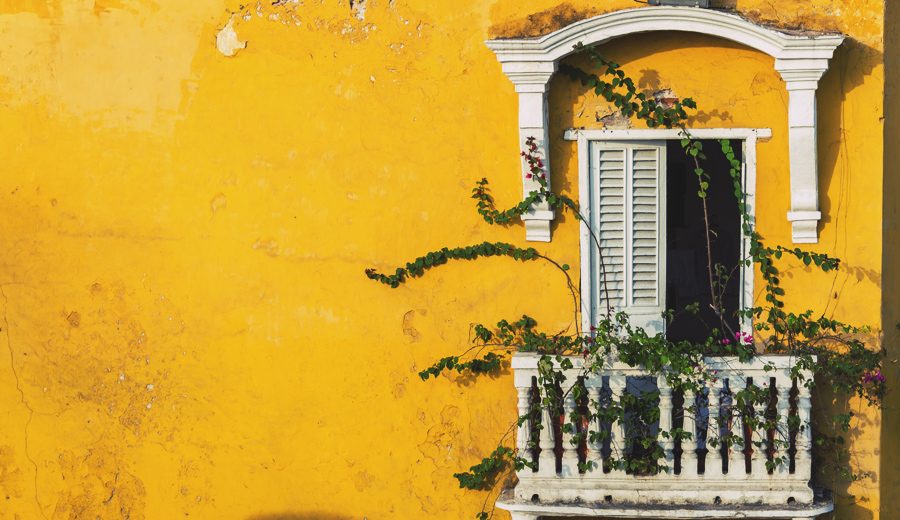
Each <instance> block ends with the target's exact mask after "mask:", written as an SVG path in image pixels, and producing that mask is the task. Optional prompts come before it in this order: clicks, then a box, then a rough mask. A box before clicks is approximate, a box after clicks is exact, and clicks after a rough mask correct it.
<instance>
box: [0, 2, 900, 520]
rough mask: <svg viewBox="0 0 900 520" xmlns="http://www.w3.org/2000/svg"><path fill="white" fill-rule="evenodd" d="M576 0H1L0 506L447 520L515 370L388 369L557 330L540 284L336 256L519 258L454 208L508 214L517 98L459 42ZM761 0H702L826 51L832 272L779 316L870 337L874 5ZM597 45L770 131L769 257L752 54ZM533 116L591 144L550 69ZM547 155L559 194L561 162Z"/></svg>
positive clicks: (877, 22)
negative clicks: (228, 42) (500, 335)
mask: <svg viewBox="0 0 900 520" xmlns="http://www.w3.org/2000/svg"><path fill="white" fill-rule="evenodd" d="M596 3H597V2H589V1H587V0H583V1H573V2H571V3H570V4H567V5H565V6H563V7H561V8H560V7H557V4H556V2H552V1H547V0H499V1H481V2H475V1H461V0H460V1H455V2H433V1H432V2H426V1H421V0H416V1H407V0H368V1H367V2H362V1H361V0H357V1H356V2H354V5H353V6H351V5H350V4H349V3H348V2H346V1H341V0H321V1H312V0H307V1H304V2H300V3H296V4H295V3H293V2H290V1H287V2H275V3H273V2H269V1H266V2H262V3H261V4H259V7H258V8H257V4H254V3H251V4H250V5H249V6H248V7H241V6H240V4H239V3H238V2H235V1H222V0H194V1H191V2H182V1H175V0H156V1H153V0H103V1H101V0H95V1H91V0H80V1H75V0H72V1H68V0H55V1H46V2H45V1H39V0H33V1H25V0H22V1H0V62H2V63H3V68H2V70H0V102H2V103H0V111H2V116H0V138H2V142H3V146H2V157H0V219H2V220H0V221H2V222H3V231H2V232H0V289H2V292H0V310H2V315H0V318H2V319H0V328H2V332H0V347H2V348H0V350H5V351H6V354H4V359H6V360H7V361H5V362H2V363H0V425H2V426H0V517H3V518H19V519H22V520H30V519H34V518H95V517H100V518H122V517H126V518H132V519H140V518H147V519H161V518H185V517H187V518H223V519H225V518H235V519H251V518H254V519H276V518H281V519H295V520H299V519H313V518H315V519H334V520H337V519H344V518H354V519H358V518H363V517H367V518H369V519H379V518H399V519H407V518H419V517H428V518H447V519H458V518H466V517H469V516H470V515H471V514H474V512H475V511H477V510H478V509H479V508H480V507H481V503H482V501H483V500H484V496H483V495H481V494H477V493H464V492H462V491H460V490H459V489H458V488H457V483H456V481H455V480H454V479H453V478H452V476H451V474H452V473H453V472H455V471H458V470H459V469H461V468H465V467H468V466H469V465H471V464H472V463H474V462H476V460H477V459H478V458H479V457H480V456H481V455H483V454H484V453H485V452H487V451H488V450H489V449H490V448H491V446H492V444H493V443H494V442H495V441H496V439H497V438H498V436H499V435H500V434H502V432H503V431H504V430H505V429H506V428H507V427H508V425H509V424H510V422H511V421H512V420H513V418H514V415H515V409H514V408H515V407H514V393H513V391H512V385H511V380H510V378H509V377H508V376H503V377H500V378H497V379H496V380H486V381H482V382H478V383H477V384H471V383H470V382H468V381H466V380H460V379H450V380H448V379H441V380H439V381H438V382H437V383H429V384H425V383H422V382H420V381H419V380H418V378H417V377H416V372H417V371H418V370H420V369H422V368H423V367H425V366H426V365H427V364H428V363H429V362H431V361H432V360H434V359H435V358H437V357H439V356H441V355H444V354H448V353H454V352H459V351H461V350H463V349H464V344H465V342H466V341H467V332H468V327H469V324H470V323H473V322H485V323H490V322H496V321H497V320H498V319H501V318H510V317H517V316H519V315H521V314H522V313H525V312H527V313H529V314H531V315H532V316H534V317H536V318H538V319H539V320H540V322H541V323H542V324H544V325H546V326H547V327H548V328H550V329H558V328H562V327H565V326H566V325H567V324H568V323H569V322H570V320H571V316H570V315H569V312H568V309H569V308H570V307H569V301H568V295H567V293H566V291H565V288H564V286H563V285H561V280H560V279H559V275H558V274H557V273H555V272H553V271H552V270H549V269H545V268H543V267H541V266H538V265H523V264H512V263H511V262H510V261H505V260H498V259H494V260H487V261H482V262H480V263H479V264H478V269H477V270H473V269H471V266H470V265H466V264H461V265H450V266H446V267H443V268H441V270H439V271H435V272H434V273H432V275H431V276H428V277H426V278H424V279H421V280H416V281H413V282H412V283H410V284H408V286H406V287H403V288H400V289H396V290H390V289H387V288H385V287H383V286H380V285H376V284H374V283H372V282H370V281H368V280H366V278H365V277H364V275H363V269H364V268H366V267H370V266H372V267H378V268H382V269H386V268H389V267H392V266H394V265H396V264H398V263H401V262H404V261H406V260H407V259H409V258H410V257H414V256H416V255H418V254H419V253H422V252H425V251H427V250H430V249H434V248H439V247H441V246H444V245H456V244H468V243H474V242H480V241H482V240H504V241H510V242H515V243H522V242H523V237H524V231H523V229H522V228H521V227H514V228H511V229H509V230H503V229H498V228H490V227H487V226H485V225H484V224H483V223H481V222H480V221H479V219H478V218H477V215H476V214H475V212H474V210H473V207H472V204H471V201H470V200H469V199H468V195H469V192H470V189H471V187H472V184H473V182H474V181H475V180H477V179H480V178H481V177H485V176H486V177H489V178H490V179H491V181H492V187H493V193H494V194H495V196H496V197H497V198H498V200H499V201H500V202H501V203H502V204H504V205H505V204H508V203H512V202H514V201H515V200H516V197H517V196H518V195H519V194H520V192H521V184H520V181H519V177H518V174H517V168H518V164H519V158H518V147H517V143H516V132H517V128H516V97H515V94H514V93H513V89H512V85H511V84H510V83H509V81H508V80H507V79H506V77H505V76H503V74H502V73H501V72H500V68H499V65H498V64H497V62H496V60H495V58H494V56H493V54H492V53H491V52H490V51H489V50H488V49H487V48H486V47H485V46H484V45H483V43H482V41H483V40H484V39H485V38H486V37H488V36H489V35H492V34H521V33H523V32H527V31H535V30H536V29H535V27H536V26H537V27H539V29H540V30H538V32H542V31H543V30H549V29H552V28H556V27H557V26H558V25H560V24H562V23H568V22H569V21H571V20H573V19H577V18H579V17H581V16H587V15H590V14H596V13H597V12H598V11H597V10H596V8H595V7H592V6H593V5H594V4H596ZM301 4H302V5H301ZM780 4H784V5H780V6H778V9H777V10H776V9H775V8H774V7H773V6H772V3H771V2H767V1H762V0H760V1H739V2H737V3H736V5H735V2H731V3H730V4H729V6H731V7H737V8H738V9H740V10H742V11H743V12H745V13H746V14H748V15H749V16H751V17H754V18H758V19H765V20H769V21H773V22H776V23H779V24H783V25H788V26H795V25H803V26H805V27H807V28H812V29H836V30H840V31H842V32H844V33H846V34H848V35H849V36H850V37H851V39H850V41H849V42H848V43H847V44H845V46H844V47H842V48H841V49H839V51H838V53H837V56H836V58H835V60H834V61H833V64H832V70H831V71H830V72H829V73H828V74H827V75H826V76H825V78H824V79H823V81H822V86H821V89H820V93H821V94H820V104H819V109H820V113H819V115H820V118H819V122H820V128H821V129H822V130H821V132H820V167H821V173H822V185H821V186H822V204H823V212H824V213H825V214H826V215H827V216H826V223H825V225H824V227H823V228H822V230H821V237H822V239H821V243H820V244H819V246H818V247H817V248H816V249H817V250H820V251H827V252H833V253H835V254H837V255H838V256H840V257H842V258H843V259H844V260H845V264H846V266H847V267H848V269H847V270H845V271H844V272H842V273H839V274H838V275H836V276H827V277H822V276H818V277H810V276H808V275H807V274H806V273H805V272H804V270H803V269H801V268H799V267H794V268H792V269H790V270H788V277H789V278H790V281H789V283H790V285H791V286H792V288H793V289H794V290H795V293H796V294H802V295H803V297H804V298H805V299H806V302H808V303H805V302H801V303H804V304H805V305H807V304H812V305H816V306H820V307H824V306H826V305H827V306H828V309H829V311H830V312H834V313H835V316H838V317H841V318H844V319H847V320H851V321H862V322H866V323H869V324H872V325H874V326H876V327H878V326H880V319H879V318H880V312H881V310H880V309H881V308H880V301H881V293H880V287H881V262H882V248H881V228H880V222H881V209H882V205H881V204H882V200H881V196H880V195H878V194H879V193H880V190H881V187H882V181H883V179H882V174H881V172H882V160H881V157H882V152H883V146H882V143H883V141H882V139H881V136H882V127H881V124H882V123H881V117H882V115H883V114H882V89H883V77H884V76H883V67H882V50H883V46H882V30H883V20H884V17H883V5H882V2H880V1H875V0H865V1H860V0H843V1H839V0H831V1H829V0H815V1H811V2H810V1H807V0H804V1H802V2H801V1H796V2H780ZM634 5H635V4H634V3H633V2H630V1H627V0H616V1H610V2H607V3H604V6H603V9H604V10H612V9H618V8H626V7H633V6H634ZM551 8H552V9H551ZM548 9H550V10H549V11H547V10H548ZM535 13H540V14H538V15H537V16H533V15H535ZM529 16H532V18H531V20H530V21H529V19H528V17H529ZM229 20H231V23H232V26H233V28H234V30H235V33H236V35H237V40H238V41H245V42H247V45H246V48H243V49H239V50H237V52H236V54H235V55H234V56H233V57H225V56H223V55H222V53H221V52H220V51H219V49H217V45H216V44H217V41H216V35H217V32H218V31H219V30H220V29H221V28H222V27H223V26H225V25H226V23H228V22H229ZM220 43H221V41H220ZM604 52H606V53H607V54H608V55H609V56H610V57H611V58H613V59H616V60H617V61H619V62H620V63H622V64H623V66H624V67H625V69H626V71H628V72H629V73H630V74H631V75H633V76H636V77H642V76H643V77H648V78H651V79H653V81H658V83H659V85H660V86H661V87H667V88H672V89H674V90H675V92H676V93H677V94H679V95H682V96H688V95H689V96H692V97H694V98H695V99H696V100H697V102H698V104H699V105H700V107H701V109H702V110H703V111H704V113H705V114H706V115H707V116H708V118H705V119H701V120H698V125H702V126H709V127H716V126H767V127H770V128H772V130H773V131H774V133H775V135H774V137H773V139H772V140H771V141H770V142H768V143H764V144H762V145H761V148H760V176H759V182H760V185H759V193H760V199H759V200H760V206H759V214H760V217H759V218H760V226H761V228H762V231H763V232H764V233H765V234H766V236H768V237H770V239H772V240H773V241H785V242H786V241H787V240H788V239H789V236H790V231H789V229H790V228H789V226H788V225H787V222H786V220H785V218H784V215H785V212H786V211H787V209H788V196H787V177H786V173H787V172H786V169H785V164H786V162H787V161H786V157H787V155H786V154H787V143H786V139H785V137H784V133H785V123H786V111H785V101H786V93H785V92H784V90H783V85H782V84H781V83H780V80H779V79H778V77H777V75H776V74H775V73H774V72H773V71H772V63H771V59H770V58H767V57H766V56H764V55H760V54H759V53H756V52H754V51H750V50H746V49H742V48H739V47H735V46H733V45H730V44H727V43H724V42H719V41H717V40H715V39H712V38H707V37H699V36H694V37H684V36H664V37H658V36H651V35H647V36H641V37H634V38H629V39H627V40H622V41H619V42H613V43H611V44H609V45H607V46H606V48H605V49H604ZM660 58H664V59H660ZM684 61H696V63H692V64H691V65H684V63H683V62H684ZM648 71H651V72H653V74H649V73H648ZM654 78H655V79H654ZM551 103H552V107H553V115H552V131H553V132H554V135H557V136H558V135H559V134H560V131H561V130H562V129H563V128H566V127H567V126H571V125H573V124H577V125H593V126H596V125H597V123H596V122H595V121H592V118H593V114H594V112H592V110H593V108H594V104H595V103H594V101H592V100H591V99H588V98H584V97H581V96H580V94H579V92H578V90H577V89H576V88H575V87H574V86H572V85H571V84H568V83H567V82H566V81H564V80H561V79H555V80H554V83H553V91H552V101H551ZM552 154H553V155H552V161H553V162H554V165H555V166H556V167H558V170H557V172H558V174H559V175H561V176H562V177H560V178H559V179H560V181H561V184H560V185H563V186H564V185H566V183H568V185H569V186H572V187H574V186H575V179H576V171H575V167H574V156H573V147H572V145H571V144H567V143H562V142H561V141H557V142H556V143H554V146H553V149H552ZM576 231H577V230H576V227H575V226H574V223H573V221H572V220H571V219H562V220H561V223H560V225H559V227H558V228H557V229H556V231H555V237H554V241H553V242H552V243H551V244H549V245H542V246H540V248H541V250H542V251H546V252H548V253H549V254H552V255H554V256H556V257H558V258H560V259H561V260H563V261H567V262H568V263H570V264H572V265H577V263H578V262H577V258H578V250H577V233H576ZM834 293H838V294H839V295H840V301H839V302H837V303H835V302H834V298H833V294H834ZM795 301H796V300H795ZM862 411H863V416H864V421H865V422H866V423H867V426H866V430H865V431H864V432H863V433H861V434H859V436H858V437H855V438H854V441H853V444H852V447H853V450H854V461H855V462H856V463H858V465H859V467H860V468H862V469H863V470H867V471H873V472H875V480H874V481H872V480H865V481H861V482H859V483H857V484H854V486H853V487H852V488H850V490H849V491H850V492H851V493H853V494H856V495H857V498H858V499H859V500H861V502H859V503H857V504H856V505H852V506H846V507H844V509H842V510H841V512H840V513H839V514H838V515H837V518H841V519H844V518H864V519H870V518H878V513H877V510H878V508H879V492H878V486H879V484H882V485H883V483H884V482H886V481H888V480H887V479H884V478H879V476H880V473H879V459H878V452H879V449H880V445H881V444H882V443H883V442H884V440H883V437H884V436H882V435H881V432H880V429H879V423H880V416H879V414H876V413H874V412H871V411H866V410H865V409H862ZM894 442H895V443H896V441H894ZM885 469H889V468H888V467H885ZM838 491H839V492H840V493H842V494H843V493H845V492H846V491H847V490H846V489H840V488H839V489H838ZM847 500H848V499H846V498H841V501H843V502H847ZM883 518H890V516H883Z"/></svg>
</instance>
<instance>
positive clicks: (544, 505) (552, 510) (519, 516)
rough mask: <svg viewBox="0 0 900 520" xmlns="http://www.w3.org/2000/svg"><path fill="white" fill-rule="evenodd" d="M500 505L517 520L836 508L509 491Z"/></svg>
mask: <svg viewBox="0 0 900 520" xmlns="http://www.w3.org/2000/svg"><path fill="white" fill-rule="evenodd" d="M497 507H498V508H499V509H504V510H506V511H509V513H510V515H511V516H512V519H513V520H539V519H540V518H543V517H565V518H667V519H668V518H681V519H688V518H693V519H718V518H723V519H724V518H744V519H759V520H762V519H779V520H800V519H810V518H816V517H818V516H819V515H824V514H826V513H830V512H831V511H833V510H834V502H832V500H831V499H830V498H827V497H816V500H815V502H813V503H812V504H807V505H796V504H793V505H777V506H773V505H756V504H742V505H670V503H668V504H665V503H664V504H635V503H607V502H599V503H590V502H537V503H535V502H532V501H531V500H518V499H516V498H515V497H514V496H513V494H512V493H511V492H509V491H507V492H505V493H504V494H503V495H502V496H501V497H500V499H499V500H498V501H497Z"/></svg>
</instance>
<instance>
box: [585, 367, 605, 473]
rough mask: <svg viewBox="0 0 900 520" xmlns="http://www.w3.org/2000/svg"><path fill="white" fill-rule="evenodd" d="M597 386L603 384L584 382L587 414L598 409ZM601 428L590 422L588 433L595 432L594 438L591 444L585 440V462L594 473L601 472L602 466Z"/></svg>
mask: <svg viewBox="0 0 900 520" xmlns="http://www.w3.org/2000/svg"><path fill="white" fill-rule="evenodd" d="M598 384H603V381H602V380H600V381H596V382H595V381H590V380H586V381H585V385H586V386H587V391H588V413H589V414H593V413H594V412H595V410H597V409H598V408H599V407H600V387H599V386H597V385H598ZM601 428H602V424H600V421H599V420H593V419H592V420H591V421H589V422H588V431H589V432H590V431H591V430H593V431H594V432H595V437H594V440H593V442H592V441H591V439H590V436H588V439H587V451H586V456H585V461H586V462H587V463H588V464H591V467H592V468H593V470H594V471H602V469H603V468H602V466H601V464H600V459H601V456H602V453H601V450H602V449H603V441H601V440H600V431H601Z"/></svg>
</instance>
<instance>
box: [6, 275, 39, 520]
mask: <svg viewBox="0 0 900 520" xmlns="http://www.w3.org/2000/svg"><path fill="white" fill-rule="evenodd" d="M0 297H2V299H3V332H5V333H6V347H7V350H9V368H10V370H11V371H12V373H13V378H14V379H15V381H16V390H17V391H18V392H19V401H21V402H22V406H24V407H25V409H26V410H28V420H27V421H25V431H24V434H25V458H26V459H28V462H30V463H31V465H32V466H33V467H34V502H35V504H37V506H38V511H40V513H41V517H42V518H44V519H45V520H46V519H47V515H46V514H44V506H43V505H42V504H41V499H40V497H39V491H38V465H37V462H36V461H35V460H34V458H32V456H31V453H30V451H29V448H28V428H29V427H30V426H31V420H32V419H33V418H34V408H32V407H31V405H30V404H28V400H27V399H25V391H24V390H22V381H21V379H19V371H18V370H17V369H16V359H15V354H14V352H13V347H12V337H11V336H10V334H9V315H8V313H9V298H8V297H7V296H6V291H5V290H4V289H3V285H2V284H0Z"/></svg>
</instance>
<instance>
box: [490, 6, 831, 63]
mask: <svg viewBox="0 0 900 520" xmlns="http://www.w3.org/2000/svg"><path fill="white" fill-rule="evenodd" d="M653 31H683V32H694V33H700V34H709V35H713V36H718V37H720V38H724V39H726V40H731V41H733V42H736V43H740V44H743V45H746V46H748V47H751V48H754V49H756V50H758V51H761V52H764V53H766V54H768V55H770V56H772V57H774V58H776V59H791V58H794V59H798V58H802V59H824V60H828V59H829V58H831V56H832V54H833V53H834V49H835V48H837V46H839V45H840V44H841V42H842V41H843V40H844V37H843V36H841V35H839V34H816V33H810V32H806V31H803V32H800V31H791V32H785V31H782V30H778V29H773V28H771V27H767V26H764V25H760V24H757V23H754V22H751V21H749V20H747V19H745V18H742V17H741V16H738V15H736V14H732V13H727V12H723V11H715V10H710V9H697V8H685V7H645V8H637V9H627V10H624V11H615V12H612V13H607V14H602V15H600V16H595V17H593V18H588V19H586V20H581V21H579V22H576V23H573V24H572V25H569V26H566V27H563V28H562V29H559V30H557V31H554V32H552V33H550V34H548V35H545V36H541V37H539V38H523V39H497V40H489V41H488V42H487V45H488V47H490V48H491V50H493V51H494V52H496V53H497V56H498V57H499V58H500V61H501V62H504V61H544V62H547V61H554V62H556V61H559V60H560V59H562V58H564V57H565V56H567V55H568V54H570V53H571V52H572V47H573V45H575V44H576V43H578V42H581V43H583V44H585V45H590V44H596V43H603V42H606V41H609V40H612V39H615V38H618V37H621V36H625V35H629V34H636V33H644V32H653Z"/></svg>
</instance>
